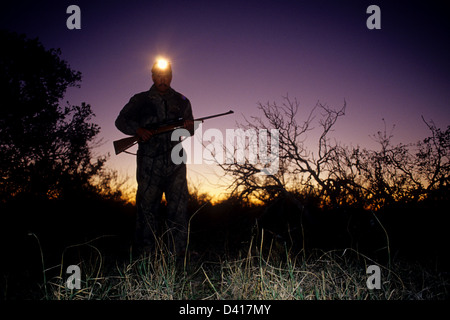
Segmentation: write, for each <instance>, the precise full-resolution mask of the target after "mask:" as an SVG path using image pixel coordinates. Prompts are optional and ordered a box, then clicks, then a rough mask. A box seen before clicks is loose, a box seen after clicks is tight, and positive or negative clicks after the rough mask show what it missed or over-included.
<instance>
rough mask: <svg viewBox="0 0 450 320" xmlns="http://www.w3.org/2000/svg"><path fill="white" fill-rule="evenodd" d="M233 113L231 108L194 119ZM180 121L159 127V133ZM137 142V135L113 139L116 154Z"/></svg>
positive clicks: (171, 127) (172, 127) (200, 119)
mask: <svg viewBox="0 0 450 320" xmlns="http://www.w3.org/2000/svg"><path fill="white" fill-rule="evenodd" d="M231 113H234V111H233V110H230V111H228V112H224V113H219V114H214V115H212V116H207V117H203V118H198V119H194V121H203V120H208V119H212V118H217V117H221V116H225V115H227V114H231ZM178 123H180V125H181V123H182V120H181V121H177V122H175V123H173V124H170V125H167V124H166V125H164V126H162V127H159V130H158V129H157V130H158V131H159V132H158V133H162V132H167V131H170V130H172V129H175V128H176V127H177V126H178V127H179V126H180V125H179V124H178ZM137 142H138V137H136V136H134V137H127V138H123V139H120V140H116V141H113V144H114V150H115V153H116V155H117V154H119V153H121V152H123V151H125V150H127V149H128V148H130V147H132V146H133V145H135V144H136V143H137Z"/></svg>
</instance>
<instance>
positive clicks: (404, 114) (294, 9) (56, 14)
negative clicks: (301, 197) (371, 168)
mask: <svg viewBox="0 0 450 320" xmlns="http://www.w3.org/2000/svg"><path fill="white" fill-rule="evenodd" d="M392 2H395V3H394V4H393V3H392ZM71 4H76V5H78V6H79V7H80V9H81V30H69V29H67V27H66V20H67V18H68V17H69V14H67V13H66V9H67V7H68V6H69V5H71ZM371 4H376V5H378V6H379V7H380V9H381V30H369V29H368V28H367V27H366V20H367V18H368V17H369V16H370V14H367V13H366V9H367V7H368V6H369V5H371ZM0 15H1V21H0V28H6V29H9V30H12V31H16V32H19V33H25V34H26V35H27V37H28V38H36V37H38V38H39V39H40V41H41V42H42V43H43V44H44V46H45V47H46V48H47V49H49V48H61V50H62V58H63V59H64V60H66V61H68V62H69V64H70V66H71V67H72V68H73V69H75V70H77V71H81V72H82V74H83V79H82V83H81V88H77V89H75V88H74V89H70V90H69V91H68V92H67V94H66V97H65V99H64V100H67V101H69V103H70V104H80V103H81V102H86V103H89V104H90V105H91V106H92V109H93V111H94V112H95V114H96V118H95V119H94V121H95V122H96V123H98V124H99V125H100V126H101V128H102V131H101V134H100V138H102V139H103V140H104V142H105V143H104V145H103V146H101V147H99V148H98V149H96V152H97V153H98V154H104V153H107V152H109V153H111V158H110V160H109V161H108V165H109V166H110V167H112V168H115V169H118V170H119V171H120V172H121V173H122V174H127V175H129V176H130V182H132V183H134V172H135V158H134V156H131V155H126V154H121V155H118V156H116V155H114V152H113V148H112V141H113V140H116V139H119V138H121V137H123V135H122V134H121V133H120V132H119V131H118V130H117V129H116V128H115V126H114V120H115V118H116V117H117V115H118V113H119V112H120V110H121V108H122V107H123V106H124V105H125V104H126V103H127V102H128V101H129V99H130V97H131V96H132V95H134V94H135V93H138V92H141V91H145V90H148V89H149V88H150V86H151V84H152V83H151V76H150V65H151V63H152V62H153V59H154V57H155V56H157V55H163V56H166V57H167V58H169V59H170V60H171V61H172V66H173V72H174V77H173V82H172V87H173V88H174V89H175V90H177V91H179V92H181V93H183V94H184V95H185V96H187V97H188V98H189V99H190V101H191V103H192V107H193V111H194V117H201V116H206V115H209V114H213V113H220V112H225V111H228V110H229V109H233V110H234V111H235V114H234V115H232V116H227V117H224V118H219V119H216V120H211V121H208V122H205V123H204V124H203V131H204V130H207V129H208V128H218V129H220V130H223V132H225V129H226V128H230V129H231V128H235V127H236V126H235V124H236V122H241V123H242V122H243V115H245V116H247V117H249V116H252V115H255V116H260V115H261V114H260V113H259V112H258V110H257V108H256V106H257V103H258V102H262V103H266V102H268V101H270V102H274V101H275V102H278V103H281V102H282V96H285V95H286V94H288V95H289V97H291V98H297V100H298V101H299V103H300V106H301V110H300V113H299V119H300V120H301V119H302V116H304V115H305V114H307V112H308V111H309V110H310V108H312V107H313V106H314V105H315V104H316V103H317V102H318V101H320V102H321V103H323V104H327V105H329V106H336V107H340V106H342V104H343V102H344V100H345V101H346V102H347V109H346V115H345V117H343V118H341V119H340V121H339V122H338V123H337V125H336V127H335V131H334V133H333V136H334V137H335V138H336V139H337V140H338V141H341V142H342V143H345V144H348V145H358V144H359V145H360V146H362V147H375V146H374V145H373V140H371V138H370V137H369V136H370V135H372V134H374V133H376V132H377V131H379V130H383V128H384V124H383V121H382V119H383V118H384V119H385V121H386V124H387V127H388V128H390V127H391V126H392V125H394V124H395V131H394V135H395V139H394V142H395V143H399V142H403V143H409V142H416V141H418V140H421V139H423V138H425V137H427V136H428V134H429V132H428V130H427V128H426V126H425V124H424V123H423V122H422V119H421V116H424V118H425V119H427V120H431V119H432V120H434V122H435V123H436V125H437V126H438V127H440V128H442V129H445V128H446V127H447V126H448V125H450V112H449V110H450V109H449V106H450V60H449V57H450V45H449V43H450V41H449V40H450V39H449V31H450V22H449V21H450V20H449V19H448V14H446V11H445V10H444V5H443V4H439V2H435V1H423V2H418V3H415V2H413V1H299V0H297V1H261V0H260V1H243V0H241V1H231V0H227V1H133V0H128V1H77V0H71V1H33V2H31V1H19V0H17V1H14V2H12V3H11V4H2V9H1V13H0ZM2 50H7V48H2ZM188 168H189V169H188V171H189V178H190V179H191V181H193V182H194V183H195V184H196V185H198V186H200V187H203V188H204V189H205V190H209V191H211V188H215V193H220V192H222V191H223V189H220V188H218V187H217V186H214V183H215V181H216V179H215V178H214V176H213V175H211V174H209V173H208V172H210V171H211V170H213V169H214V168H212V166H208V165H193V166H189V167H188ZM210 183H211V184H210Z"/></svg>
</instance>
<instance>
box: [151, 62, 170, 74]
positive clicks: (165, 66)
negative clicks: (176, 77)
mask: <svg viewBox="0 0 450 320" xmlns="http://www.w3.org/2000/svg"><path fill="white" fill-rule="evenodd" d="M155 72H164V73H165V72H169V73H171V72H172V67H171V65H170V62H169V61H168V60H167V59H164V58H157V59H156V61H155V63H154V64H153V67H152V73H155Z"/></svg>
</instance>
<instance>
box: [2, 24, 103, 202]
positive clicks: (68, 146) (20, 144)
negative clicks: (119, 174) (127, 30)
mask: <svg viewBox="0 0 450 320" xmlns="http://www.w3.org/2000/svg"><path fill="white" fill-rule="evenodd" d="M0 39H1V41H2V43H3V44H4V46H5V48H6V49H5V50H2V52H1V53H0V94H1V96H2V102H1V104H2V106H1V108H0V177H1V181H0V193H1V197H2V199H3V200H6V199H8V198H11V197H16V196H19V195H25V194H26V195H29V196H32V197H36V198H61V197H68V196H70V195H74V194H77V193H79V192H81V191H82V190H84V189H86V188H89V186H90V184H89V180H90V178H91V177H92V176H93V175H95V174H97V173H98V172H99V171H100V170H101V169H102V167H103V165H104V162H105V161H106V158H105V157H102V158H98V159H96V160H95V161H91V158H92V154H91V146H90V143H91V142H92V141H93V140H94V138H95V137H96V135H97V134H98V133H99V131H100V128H99V126H98V125H96V124H94V123H92V122H90V121H91V119H92V117H93V116H94V114H93V112H92V110H91V107H90V106H89V105H88V104H85V103H83V104H82V105H81V106H70V105H68V106H65V107H61V106H60V105H59V103H60V100H61V99H62V98H63V96H64V94H65V92H66V90H67V88H69V87H76V86H78V85H79V82H80V81H81V73H80V72H77V71H74V70H72V69H71V68H70V67H69V65H68V64H67V62H66V61H64V60H62V59H61V58H60V54H61V52H60V50H55V49H51V50H46V49H45V48H44V47H43V45H42V44H41V43H40V42H39V41H38V40H37V39H35V40H28V39H26V38H25V36H23V35H17V34H15V33H10V32H7V31H1V32H0Z"/></svg>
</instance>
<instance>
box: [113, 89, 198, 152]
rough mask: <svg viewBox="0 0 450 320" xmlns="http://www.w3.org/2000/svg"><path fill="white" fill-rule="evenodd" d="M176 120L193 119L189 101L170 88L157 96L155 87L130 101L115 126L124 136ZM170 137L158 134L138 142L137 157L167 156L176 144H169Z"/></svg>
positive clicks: (168, 134) (171, 142) (175, 142)
mask: <svg viewBox="0 0 450 320" xmlns="http://www.w3.org/2000/svg"><path fill="white" fill-rule="evenodd" d="M180 118H181V119H183V120H193V119H194V118H193V115H192V108H191V103H190V102H189V100H188V99H187V98H186V97H184V96H183V95H182V94H180V93H178V92H176V91H175V90H173V89H172V88H170V89H169V92H167V93H166V94H165V95H161V94H160V93H159V92H158V91H157V90H156V88H155V86H152V87H151V88H150V90H149V91H144V92H141V93H138V94H136V95H134V96H133V97H132V98H131V99H130V101H129V102H128V103H127V104H126V105H125V107H123V109H122V110H121V111H120V114H119V116H118V117H117V119H116V122H115V124H116V127H117V129H119V130H120V131H122V132H123V133H124V134H127V135H135V134H136V130H137V129H138V128H140V127H143V128H144V127H147V128H151V127H154V126H158V125H161V124H165V123H167V122H170V121H177V120H179V119H180ZM171 134H172V133H171V132H167V133H162V134H159V135H155V136H153V137H152V138H151V139H150V140H149V141H147V142H145V143H139V150H138V155H144V156H150V157H155V156H159V155H162V154H165V155H167V154H168V155H170V151H171V150H172V147H173V146H175V145H176V144H177V143H179V142H178V141H171Z"/></svg>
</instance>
